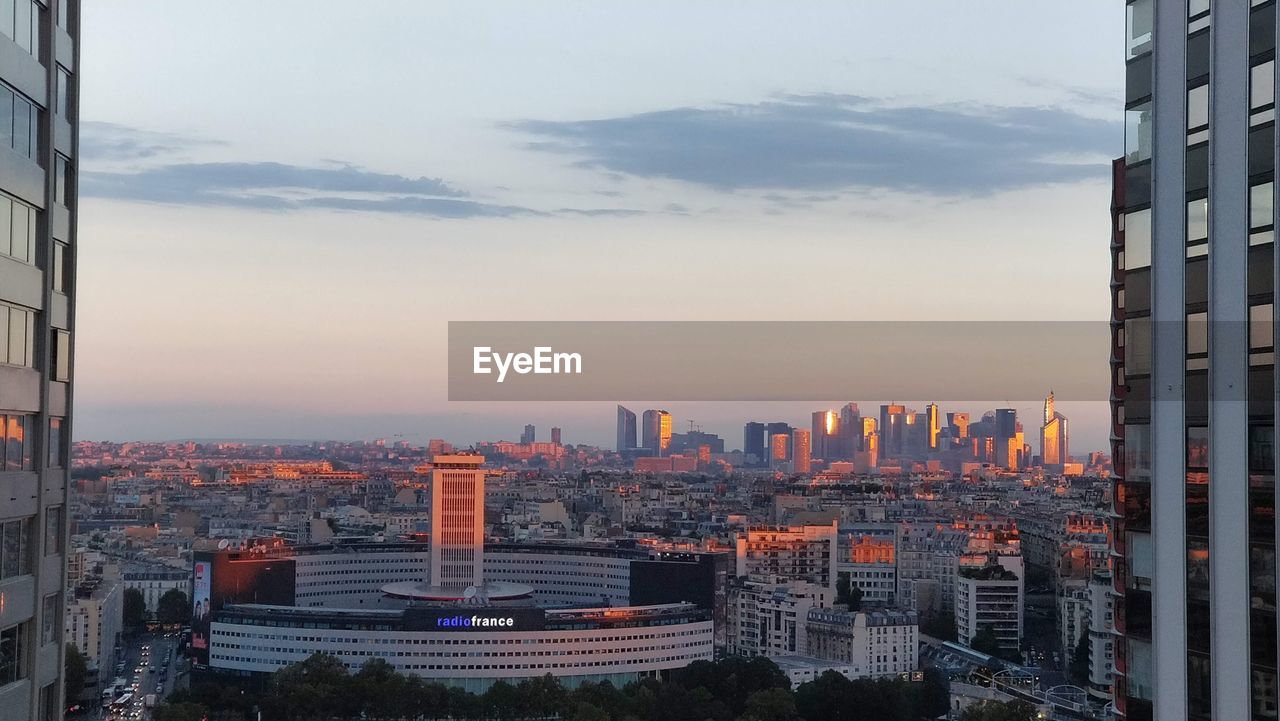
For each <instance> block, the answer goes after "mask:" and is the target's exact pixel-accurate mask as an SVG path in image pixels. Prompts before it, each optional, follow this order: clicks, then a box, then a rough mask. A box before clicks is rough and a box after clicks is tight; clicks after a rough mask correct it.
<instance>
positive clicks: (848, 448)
mask: <svg viewBox="0 0 1280 721" xmlns="http://www.w3.org/2000/svg"><path fill="white" fill-rule="evenodd" d="M840 449H841V450H842V451H843V452H844V457H845V458H853V457H854V456H855V455H856V454H857V453H858V451H861V450H864V449H863V447H862V416H861V414H860V413H859V412H858V404H857V403H846V404H844V407H842V408H841V409H840Z"/></svg>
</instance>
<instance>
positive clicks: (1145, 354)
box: [1124, 318, 1151, 376]
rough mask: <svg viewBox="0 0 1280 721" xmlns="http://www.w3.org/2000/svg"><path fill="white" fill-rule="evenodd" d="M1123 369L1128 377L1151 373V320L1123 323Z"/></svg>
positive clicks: (1131, 320)
mask: <svg viewBox="0 0 1280 721" xmlns="http://www.w3.org/2000/svg"><path fill="white" fill-rule="evenodd" d="M1124 336H1125V345H1124V367H1125V369H1126V371H1127V372H1128V373H1129V375H1135V376H1142V375H1148V374H1150V373H1151V319H1150V318H1130V319H1129V320H1126V321H1125V323H1124Z"/></svg>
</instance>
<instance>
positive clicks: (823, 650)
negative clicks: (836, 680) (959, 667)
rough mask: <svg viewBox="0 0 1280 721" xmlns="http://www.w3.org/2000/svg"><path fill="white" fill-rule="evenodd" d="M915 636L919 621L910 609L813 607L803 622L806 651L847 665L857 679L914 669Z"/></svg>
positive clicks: (916, 662) (917, 654) (916, 654)
mask: <svg viewBox="0 0 1280 721" xmlns="http://www.w3.org/2000/svg"><path fill="white" fill-rule="evenodd" d="M919 635H920V620H919V617H918V616H917V615H916V613H915V612H914V611H897V610H889V609H885V610H876V611H871V612H868V613H862V612H859V611H845V610H841V609H828V608H814V609H810V610H809V615H808V618H807V619H806V623H805V636H806V650H807V653H808V654H809V655H810V656H813V657H816V658H821V659H825V660H828V661H840V662H843V663H845V664H848V665H850V666H852V668H853V673H854V674H855V676H856V677H858V678H865V677H875V676H885V675H894V674H901V673H906V672H909V671H914V670H916V669H917V668H918V667H919V661H920V645H919Z"/></svg>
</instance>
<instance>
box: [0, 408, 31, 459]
mask: <svg viewBox="0 0 1280 721" xmlns="http://www.w3.org/2000/svg"><path fill="white" fill-rule="evenodd" d="M34 427H35V416H32V415H25V414H18V413H10V414H8V415H4V414H0V471H30V470H32V457H31V448H32V446H33V445H34V444H33V443H32V438H31V435H32V431H33V430H34Z"/></svg>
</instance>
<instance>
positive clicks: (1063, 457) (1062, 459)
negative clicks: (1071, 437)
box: [1040, 391, 1071, 472]
mask: <svg viewBox="0 0 1280 721" xmlns="http://www.w3.org/2000/svg"><path fill="white" fill-rule="evenodd" d="M1068 445H1069V444H1068V434H1067V417H1066V416H1064V415H1062V414H1061V413H1059V412H1058V411H1057V410H1056V409H1054V407H1053V391H1049V397H1048V398H1045V399H1044V425H1042V426H1040V464H1041V465H1043V466H1044V467H1045V468H1050V469H1053V470H1056V471H1059V472H1061V471H1062V464H1064V463H1066V462H1068V461H1070V460H1071V457H1070V456H1069V455H1068Z"/></svg>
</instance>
